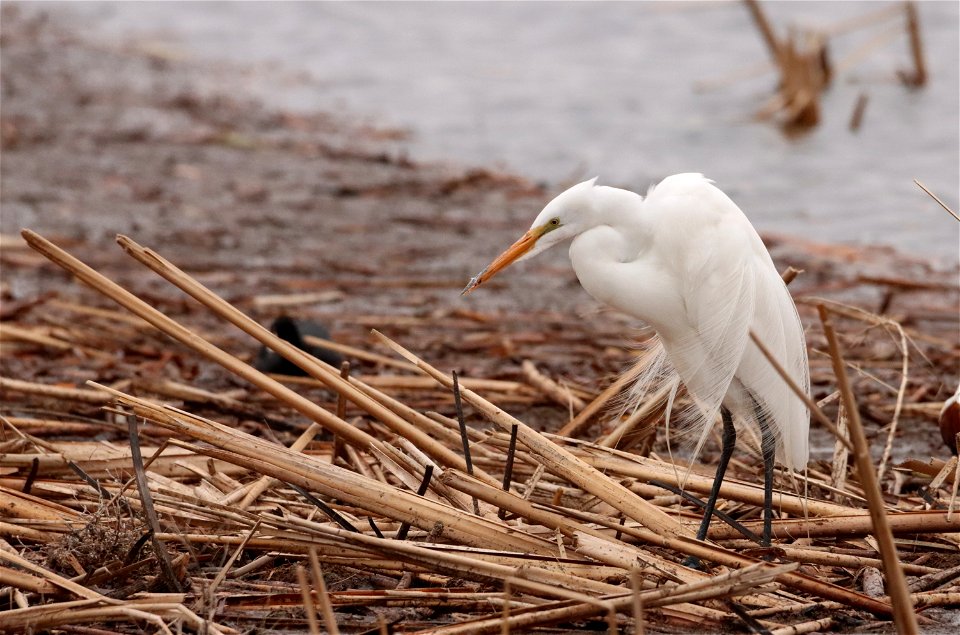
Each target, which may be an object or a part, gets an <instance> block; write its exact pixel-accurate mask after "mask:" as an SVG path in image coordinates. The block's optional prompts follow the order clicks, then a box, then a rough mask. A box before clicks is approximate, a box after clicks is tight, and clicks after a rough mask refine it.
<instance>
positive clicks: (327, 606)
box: [308, 547, 340, 635]
mask: <svg viewBox="0 0 960 635" xmlns="http://www.w3.org/2000/svg"><path fill="white" fill-rule="evenodd" d="M308 554H309V555H310V572H311V575H312V577H313V584H314V586H315V587H316V588H317V595H318V596H319V599H320V614H321V615H323V622H324V624H326V625H327V632H328V633H329V634H330V635H340V627H339V626H337V618H336V617H335V616H334V614H333V606H332V605H331V603H330V594H329V593H327V583H326V581H325V580H324V579H323V569H321V568H320V559H319V558H318V557H317V550H316V548H314V547H310V549H309V550H308Z"/></svg>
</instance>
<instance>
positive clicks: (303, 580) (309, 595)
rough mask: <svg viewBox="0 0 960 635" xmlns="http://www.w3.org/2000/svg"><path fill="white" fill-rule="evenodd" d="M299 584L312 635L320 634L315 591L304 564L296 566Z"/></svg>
mask: <svg viewBox="0 0 960 635" xmlns="http://www.w3.org/2000/svg"><path fill="white" fill-rule="evenodd" d="M296 572H297V584H298V585H299V586H300V597H301V598H302V599H303V612H304V613H306V615H307V624H308V625H309V628H310V635H320V624H318V623H317V609H316V607H315V606H314V605H313V591H312V590H311V589H310V583H309V582H308V581H307V572H306V570H305V569H304V568H303V565H299V564H298V565H297V566H296Z"/></svg>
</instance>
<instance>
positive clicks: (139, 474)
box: [127, 416, 183, 593]
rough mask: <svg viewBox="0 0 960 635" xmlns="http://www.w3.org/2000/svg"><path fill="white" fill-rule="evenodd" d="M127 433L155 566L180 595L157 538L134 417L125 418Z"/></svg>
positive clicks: (163, 549)
mask: <svg viewBox="0 0 960 635" xmlns="http://www.w3.org/2000/svg"><path fill="white" fill-rule="evenodd" d="M127 431H128V432H129V435H130V458H131V461H132V462H133V469H134V474H135V475H136V478H137V490H138V492H139V493H140V504H141V506H142V507H143V512H144V515H145V516H146V517H147V527H148V528H149V529H148V531H149V532H150V543H151V544H152V545H153V552H154V554H156V556H157V564H159V565H160V574H161V575H162V576H163V581H164V582H165V583H166V585H167V587H168V588H169V589H171V590H172V591H175V592H177V593H182V592H183V587H181V586H180V581H179V580H178V579H177V576H176V574H175V573H174V572H173V565H172V564H171V562H170V555H169V554H168V553H167V548H166V546H165V545H164V544H163V543H162V542H160V540H159V539H158V538H157V534H159V533H160V518H159V517H158V516H157V510H156V509H154V507H153V495H152V494H151V493H150V486H149V485H148V484H147V473H146V472H145V471H144V468H143V457H142V456H141V455H140V433H139V432H138V431H137V419H136V417H134V416H129V417H127Z"/></svg>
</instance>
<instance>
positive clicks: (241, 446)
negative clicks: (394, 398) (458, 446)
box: [103, 387, 557, 555]
mask: <svg viewBox="0 0 960 635" xmlns="http://www.w3.org/2000/svg"><path fill="white" fill-rule="evenodd" d="M103 389H104V390H107V391H108V392H110V393H111V394H113V395H115V397H116V399H117V401H118V402H119V403H121V404H122V405H125V406H127V407H129V408H131V409H133V411H134V412H135V413H136V414H138V415H140V416H144V417H147V418H149V419H150V420H152V421H154V422H155V423H156V424H157V425H160V426H162V427H166V428H169V429H172V430H177V431H178V432H180V433H182V434H185V435H187V436H189V437H191V438H194V439H198V440H201V441H205V442H206V443H209V444H210V445H212V446H214V447H209V448H208V447H198V446H195V447H193V448H192V449H194V450H195V451H196V452H198V453H200V454H206V455H208V456H212V457H214V458H221V459H223V460H224V461H227V462H229V463H234V464H238V465H243V466H245V467H248V468H249V469H253V470H255V471H257V472H259V473H260V474H264V475H267V476H272V477H274V478H276V479H278V480H280V481H283V482H285V483H289V484H291V485H296V486H298V487H302V488H304V489H305V490H313V491H316V492H320V493H321V494H323V495H325V496H331V497H335V498H338V499H340V500H343V501H345V502H348V503H350V504H352V505H355V506H357V507H360V508H361V509H366V510H369V511H370V512H373V513H377V514H380V515H383V516H386V517H388V518H392V519H394V520H397V521H399V522H403V521H407V522H410V523H411V524H413V525H416V526H417V527H419V528H421V529H424V530H426V531H430V529H432V528H433V527H434V526H435V525H436V523H437V522H439V523H441V524H442V525H443V527H444V533H445V535H449V536H450V538H451V539H453V540H457V541H461V542H462V543H463V544H467V545H472V546H477V547H488V548H489V547H493V546H494V545H496V547H495V548H498V549H504V550H508V551H522V552H523V551H525V552H529V553H540V554H554V555H555V554H556V551H557V549H556V545H555V544H553V543H551V542H550V541H549V540H544V539H540V538H536V537H534V536H530V535H528V534H520V533H515V532H510V531H509V530H508V528H506V527H504V526H503V525H502V524H500V523H498V522H494V521H491V520H489V519H487V518H485V517H477V516H474V515H473V514H471V513H468V512H465V511H463V510H461V509H457V508H453V507H451V506H450V505H447V504H443V503H440V502H437V501H434V500H431V499H430V498H425V497H422V496H417V495H416V494H415V493H413V492H410V491H407V490H403V489H400V488H397V487H394V486H392V485H389V484H387V483H383V482H380V481H377V480H373V479H370V478H367V477H364V476H361V475H360V474H357V473H354V472H351V471H349V470H346V469H344V468H341V467H338V466H335V465H331V464H329V463H326V462H324V461H322V460H320V459H318V458H316V457H313V456H309V455H304V454H302V453H299V452H293V451H291V450H290V449H289V448H285V447H283V446H278V445H276V444H274V443H272V442H269V441H265V440H263V439H260V438H257V437H254V436H252V435H249V434H246V433H244V432H241V431H238V430H235V429H233V428H230V427H229V426H225V425H222V424H218V423H215V422H213V421H210V420H207V419H203V418H202V417H198V416H196V415H191V414H190V413H187V412H184V411H182V410H176V409H174V408H170V407H169V406H166V407H161V406H156V405H155V404H152V403H150V402H148V401H146V400H143V399H139V398H137V397H133V396H131V395H126V394H124V393H121V392H119V391H114V390H112V389H109V388H106V387H104V388H103Z"/></svg>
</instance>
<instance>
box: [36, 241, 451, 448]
mask: <svg viewBox="0 0 960 635" xmlns="http://www.w3.org/2000/svg"><path fill="white" fill-rule="evenodd" d="M21 234H22V236H23V239H24V240H25V241H26V242H27V244H28V245H30V247H31V248H33V249H34V250H36V251H38V252H39V253H40V254H41V255H43V256H44V257H45V258H47V259H48V260H50V261H51V262H53V263H55V264H57V265H59V266H60V267H61V268H63V269H64V270H66V271H67V272H69V273H71V274H73V275H74V276H76V277H77V278H78V279H79V280H80V281H81V282H83V283H84V284H86V285H87V286H89V287H90V288H92V289H93V290H94V291H97V292H99V293H100V294H102V295H104V296H105V297H107V298H109V299H111V300H113V301H114V302H116V303H117V304H119V305H120V306H122V307H123V308H125V309H127V310H128V311H130V312H131V313H133V314H134V315H137V316H138V317H140V318H143V319H144V320H146V321H147V322H149V323H150V324H151V325H152V326H154V327H155V328H157V329H159V330H160V331H161V332H163V333H165V334H166V335H168V336H170V337H172V338H173V339H175V340H177V341H178V342H180V343H181V344H184V345H185V346H187V347H189V348H191V349H192V350H194V351H195V352H197V353H199V354H201V355H203V356H204V357H207V358H208V359H211V360H212V361H214V362H216V363H218V364H220V365H221V366H223V367H224V368H226V369H227V370H229V371H230V372H232V373H234V374H235V375H237V376H239V377H241V378H243V379H245V380H247V381H249V382H250V383H252V384H253V385H255V386H257V387H258V388H260V389H261V390H263V391H265V392H267V393H268V394H270V395H272V396H273V397H276V398H277V399H279V400H280V401H283V402H284V403H286V404H287V405H289V406H290V407H292V408H294V409H295V410H297V411H298V412H300V414H302V415H304V416H306V417H308V418H310V419H311V420H314V421H317V422H319V423H320V424H321V425H323V426H324V427H325V428H327V429H328V430H330V431H331V432H334V433H335V434H339V435H340V436H342V437H344V438H345V439H347V440H349V441H350V442H351V443H353V444H356V445H358V446H359V447H361V448H366V447H369V446H372V445H376V444H378V443H380V442H379V441H378V440H377V439H375V438H374V437H372V436H370V435H369V434H367V433H366V432H363V431H362V430H360V429H358V428H356V427H354V426H352V425H350V424H348V423H347V422H346V421H343V420H341V419H338V418H337V417H336V416H334V415H332V414H331V413H329V412H327V411H326V410H324V409H323V408H321V407H319V406H317V405H316V404H314V403H313V402H311V401H310V400H308V399H305V398H304V397H302V396H301V395H299V394H298V393H296V392H294V391H293V390H290V389H289V388H287V387H286V386H284V385H283V384H281V383H280V382H278V381H276V380H274V379H271V378H270V377H268V376H266V375H265V374H263V373H261V372H260V371H258V370H256V369H254V368H253V367H252V366H250V365H248V364H245V363H243V362H242V361H240V360H239V359H237V358H236V357H234V356H233V355H230V354H229V353H227V352H226V351H223V350H221V349H220V348H218V347H216V346H214V345H213V344H211V343H209V342H207V341H206V340H204V339H203V338H202V337H200V336H199V335H197V334H195V333H193V332H192V331H190V330H189V329H187V328H186V327H184V326H182V325H181V324H179V323H178V322H176V321H175V320H173V319H171V318H170V317H169V316H167V315H164V314H163V313H161V312H160V311H158V310H156V309H155V308H153V307H152V306H150V305H149V304H147V303H146V302H144V301H143V300H141V299H140V298H138V297H136V296H135V295H133V294H132V293H130V292H129V291H127V290H126V289H124V288H123V287H121V286H120V285H118V284H117V283H115V282H113V281H112V280H110V279H108V278H106V277H105V276H103V275H102V274H100V273H99V272H97V271H95V270H94V269H92V268H91V267H89V266H88V265H86V264H84V263H83V262H81V261H80V260H78V259H77V258H74V257H73V256H71V255H70V254H68V253H67V252H66V251H64V250H62V249H60V248H59V247H57V246H56V245H54V244H53V243H51V242H50V241H48V240H47V239H46V238H43V237H42V236H40V235H39V234H37V233H35V232H33V231H31V230H29V229H25V230H23V231H22V232H21ZM261 328H262V327H261ZM263 331H265V332H266V333H268V334H270V335H271V336H272V334H271V333H270V332H269V331H267V330H266V329H263ZM274 337H275V336H274ZM275 339H279V338H275ZM297 350H299V349H297ZM458 458H459V457H458Z"/></svg>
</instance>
